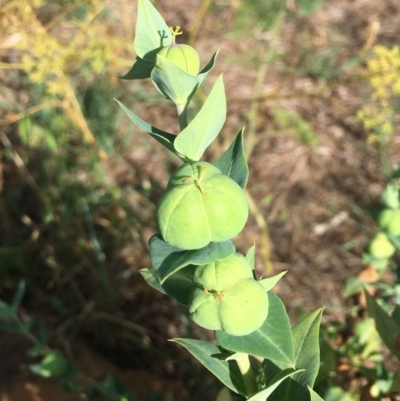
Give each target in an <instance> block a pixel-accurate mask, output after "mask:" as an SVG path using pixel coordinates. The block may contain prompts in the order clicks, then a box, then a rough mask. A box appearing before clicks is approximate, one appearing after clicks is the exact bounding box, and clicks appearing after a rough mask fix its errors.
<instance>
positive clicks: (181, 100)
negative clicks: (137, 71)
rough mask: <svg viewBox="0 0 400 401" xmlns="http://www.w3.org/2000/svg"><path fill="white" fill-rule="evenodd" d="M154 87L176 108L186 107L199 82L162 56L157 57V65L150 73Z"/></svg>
mask: <svg viewBox="0 0 400 401" xmlns="http://www.w3.org/2000/svg"><path fill="white" fill-rule="evenodd" d="M151 80H152V81H153V84H154V86H155V87H156V88H157V89H158V90H159V91H160V92H161V93H162V94H163V95H164V96H165V97H166V98H167V99H171V100H172V101H173V102H174V103H175V104H176V105H177V106H186V104H187V103H188V102H189V101H190V99H191V98H192V96H193V94H194V92H196V89H197V87H198V86H199V81H198V79H197V77H195V76H194V75H191V74H188V73H187V72H185V71H183V70H182V69H181V68H179V67H178V66H176V65H175V64H174V63H172V62H171V61H169V60H168V59H166V58H165V57H163V56H157V63H156V65H155V67H154V68H153V70H152V72H151Z"/></svg>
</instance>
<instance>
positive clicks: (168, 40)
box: [134, 0, 172, 61]
mask: <svg viewBox="0 0 400 401" xmlns="http://www.w3.org/2000/svg"><path fill="white" fill-rule="evenodd" d="M171 44H172V34H171V31H170V30H169V28H168V25H167V24H166V23H165V21H164V19H163V17H162V16H161V15H160V13H159V12H158V11H157V10H156V9H155V7H154V6H153V5H152V4H151V2H150V1H149V0H139V2H138V14H137V20H136V32H135V41H134V48H135V52H136V54H137V55H138V56H139V57H140V58H142V59H145V60H148V61H155V58H156V50H158V49H161V48H162V47H165V46H169V45H171Z"/></svg>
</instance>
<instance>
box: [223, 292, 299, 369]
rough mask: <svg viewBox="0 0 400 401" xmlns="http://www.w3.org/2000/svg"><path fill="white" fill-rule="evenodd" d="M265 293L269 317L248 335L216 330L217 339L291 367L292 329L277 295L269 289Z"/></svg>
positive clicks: (292, 364) (236, 349)
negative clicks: (268, 291)
mask: <svg viewBox="0 0 400 401" xmlns="http://www.w3.org/2000/svg"><path fill="white" fill-rule="evenodd" d="M268 297H269V312H268V317H267V319H266V320H265V322H264V324H263V325H262V326H261V327H260V328H259V329H258V330H256V331H255V332H253V333H251V334H248V335H247V336H231V335H229V334H227V333H225V332H224V331H216V332H215V335H216V338H217V341H218V342H219V344H220V345H221V346H222V347H224V348H226V349H229V350H231V351H235V352H244V353H246V354H249V355H254V356H259V357H262V358H267V359H270V360H272V361H276V362H279V363H282V364H284V365H286V366H289V367H294V366H295V361H294V354H293V341H292V331H291V328H290V323H289V318H288V315H287V313H286V310H285V306H284V305H283V302H282V301H281V300H280V298H279V297H278V296H277V295H275V294H272V293H268Z"/></svg>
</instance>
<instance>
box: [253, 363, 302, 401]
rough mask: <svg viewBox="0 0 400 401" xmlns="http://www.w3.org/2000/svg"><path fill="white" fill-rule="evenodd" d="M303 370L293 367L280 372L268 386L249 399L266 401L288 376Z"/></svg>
mask: <svg viewBox="0 0 400 401" xmlns="http://www.w3.org/2000/svg"><path fill="white" fill-rule="evenodd" d="M301 371H302V370H294V369H292V368H288V369H285V370H282V372H279V373H278V374H277V375H276V376H275V377H274V378H273V379H272V381H271V382H270V383H269V385H268V387H267V388H265V389H263V390H261V391H259V392H258V393H257V394H254V395H253V396H252V397H250V398H249V399H248V400H247V401H265V400H267V399H268V397H269V396H270V395H271V394H272V393H273V392H274V391H275V390H276V388H277V387H278V386H279V385H280V384H281V383H282V382H283V381H284V380H285V379H287V378H288V377H290V376H293V375H296V374H297V373H300V372H301Z"/></svg>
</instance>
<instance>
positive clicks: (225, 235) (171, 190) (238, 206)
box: [157, 162, 249, 250]
mask: <svg viewBox="0 0 400 401" xmlns="http://www.w3.org/2000/svg"><path fill="white" fill-rule="evenodd" d="M248 213H249V210H248V205H247V199H246V195H245V193H244V191H243V190H242V188H241V187H240V186H239V185H238V184H237V183H236V182H235V181H233V180H232V179H231V178H229V177H227V176H226V175H224V174H222V173H221V171H220V170H218V169H217V168H216V167H215V166H213V165H212V164H210V163H206V162H194V163H192V164H184V165H183V166H181V167H180V168H179V169H178V170H177V171H176V172H175V173H174V174H173V175H172V176H171V178H170V180H169V183H168V188H167V192H166V193H165V194H164V195H163V197H162V198H161V199H160V201H159V203H158V205H157V222H158V226H159V228H160V232H161V235H162V237H163V239H164V241H166V242H168V243H170V244H171V245H174V246H176V247H178V248H181V249H185V250H192V249H199V248H203V247H205V246H206V245H208V244H209V243H210V242H220V241H226V240H228V239H231V238H232V237H234V236H235V235H237V234H239V232H240V231H241V230H242V229H243V227H244V225H245V224H246V221H247V217H248Z"/></svg>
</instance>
